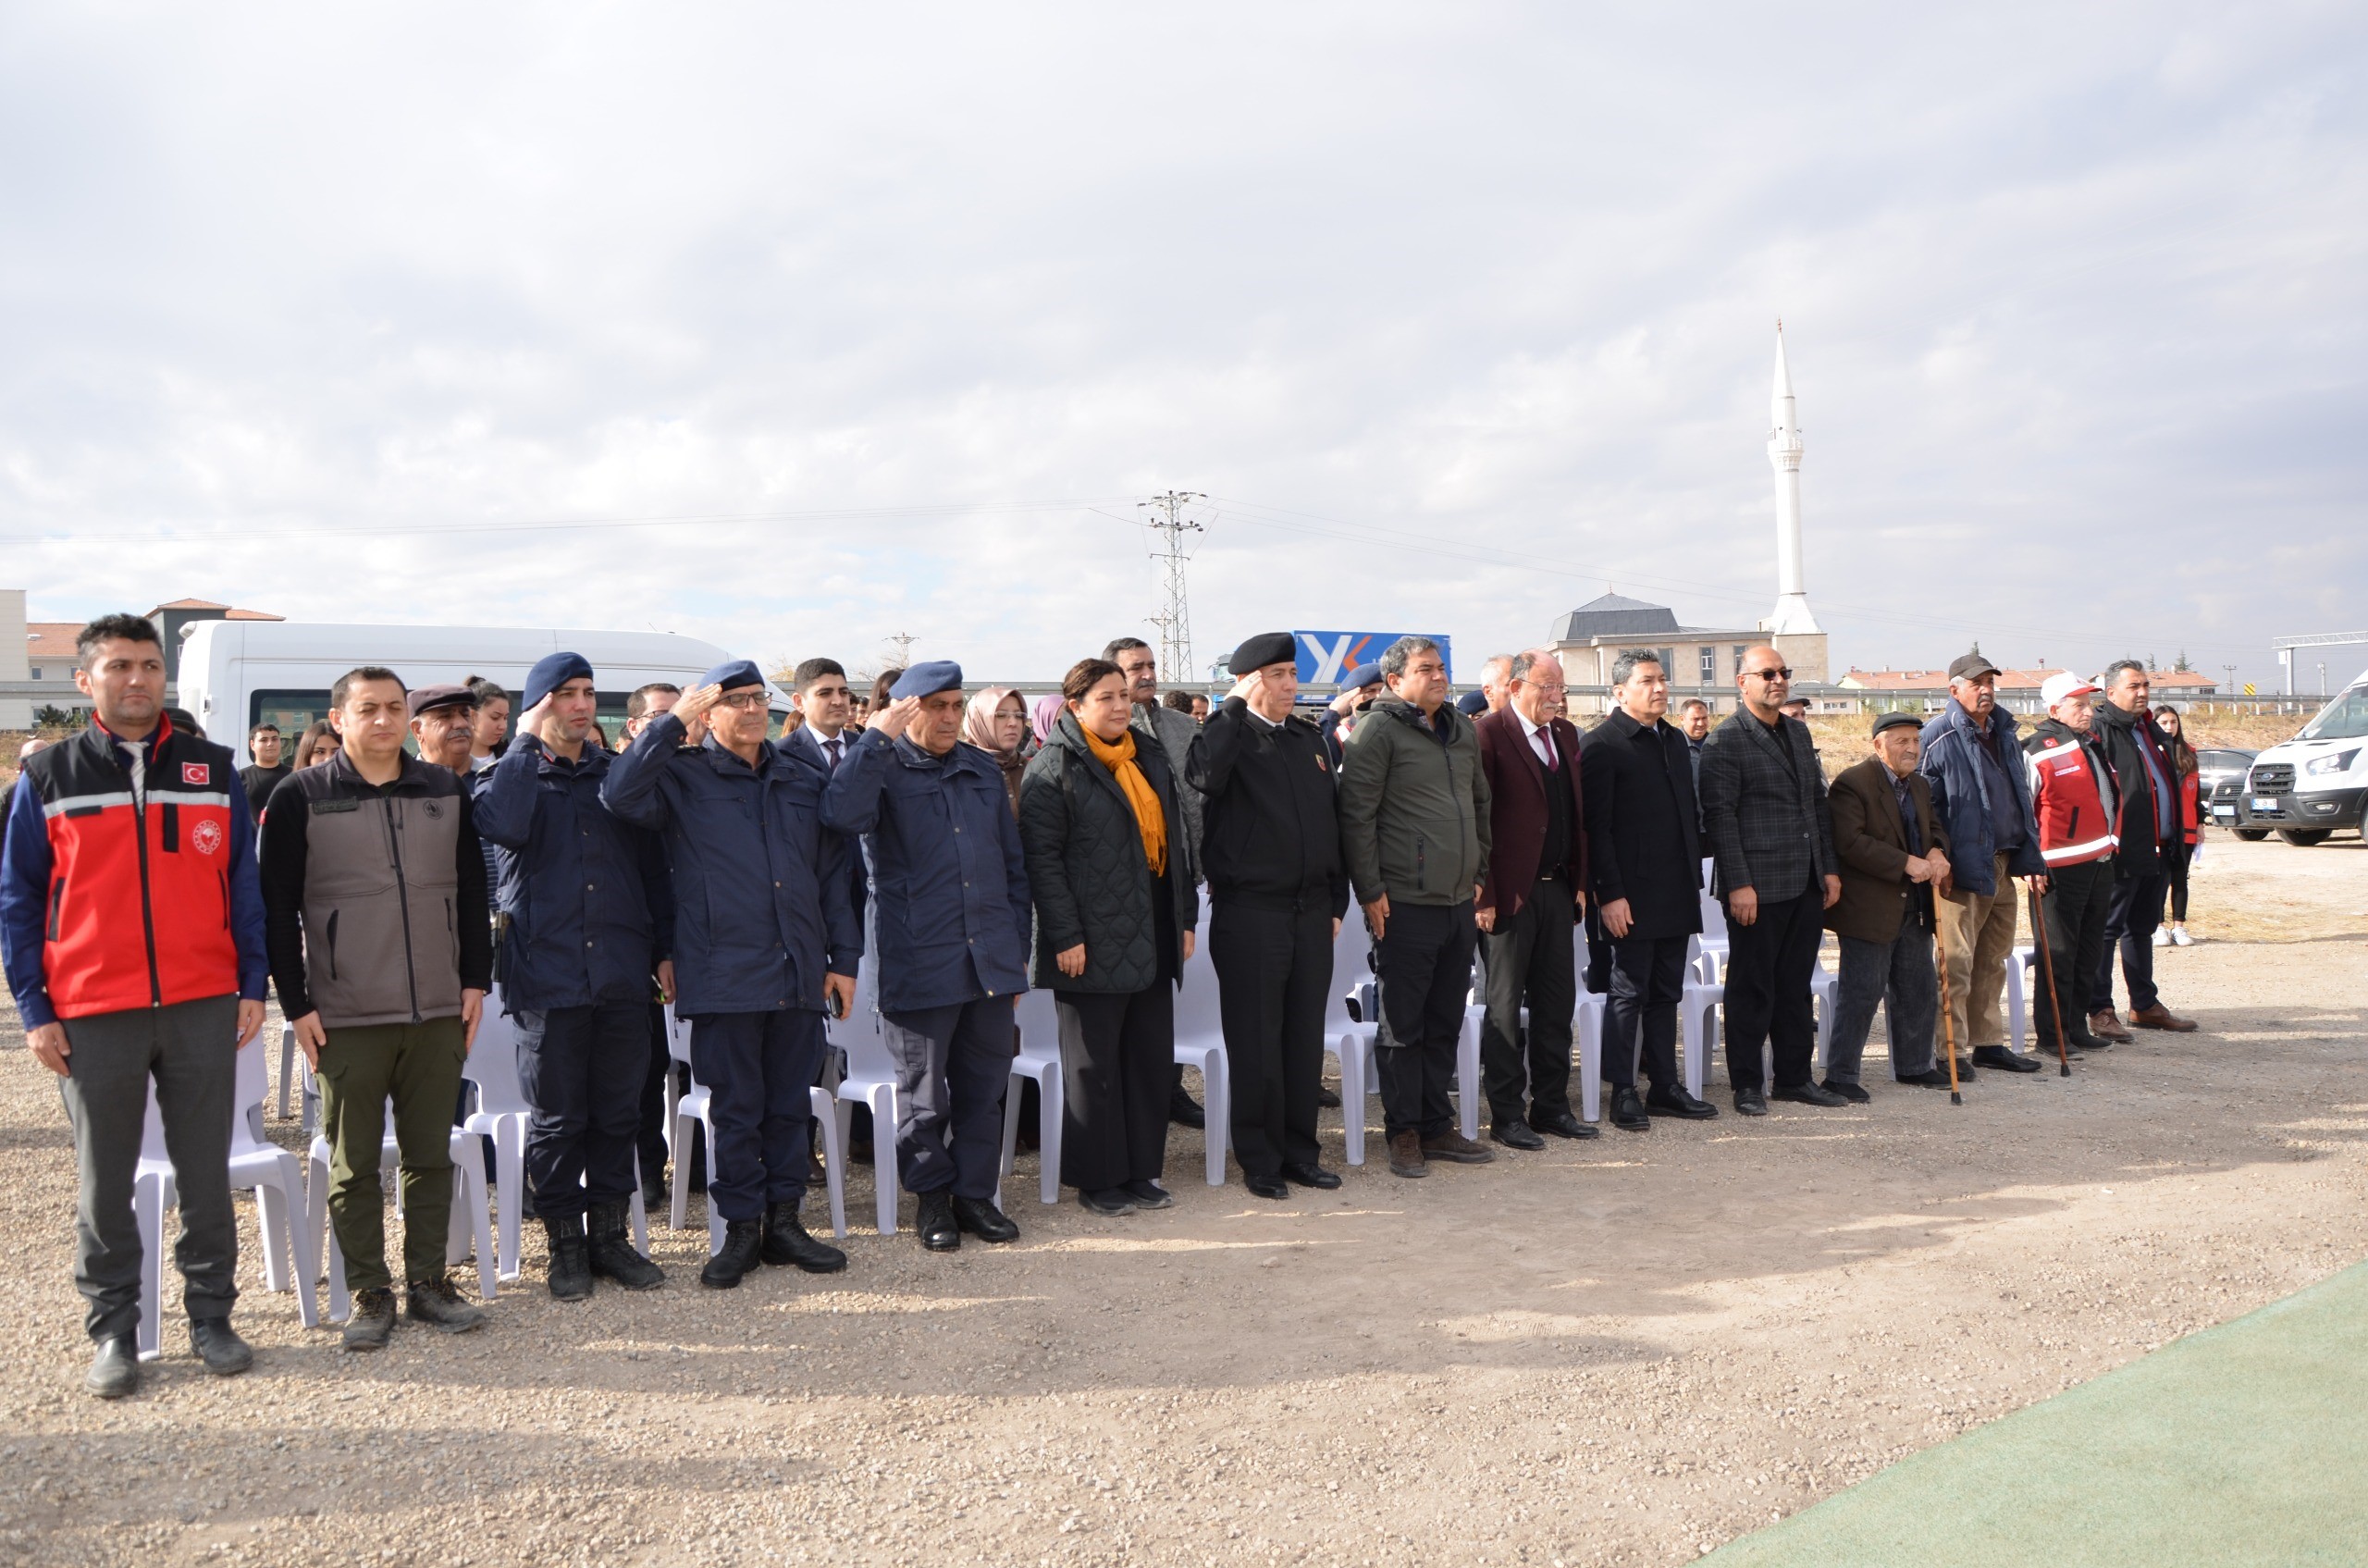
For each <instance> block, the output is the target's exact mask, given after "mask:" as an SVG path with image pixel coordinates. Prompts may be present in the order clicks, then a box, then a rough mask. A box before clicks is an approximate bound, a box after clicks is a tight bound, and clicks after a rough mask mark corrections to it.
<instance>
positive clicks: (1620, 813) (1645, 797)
mask: <svg viewBox="0 0 2368 1568" xmlns="http://www.w3.org/2000/svg"><path fill="white" fill-rule="evenodd" d="M1579 782H1580V784H1581V785H1582V786H1584V793H1585V800H1586V830H1587V880H1588V881H1589V882H1590V883H1592V884H1593V886H1592V888H1591V892H1592V893H1593V895H1594V904H1593V907H1591V908H1590V909H1589V910H1588V918H1589V919H1590V920H1593V919H1594V918H1595V911H1596V910H1597V909H1600V908H1601V907H1603V906H1604V905H1606V904H1609V903H1610V902H1611V901H1613V900H1614V899H1619V898H1625V899H1626V900H1628V915H1629V920H1630V921H1631V922H1632V923H1631V924H1630V926H1629V928H1628V934H1629V936H1630V937H1632V938H1634V937H1671V936H1691V935H1693V934H1694V933H1695V932H1698V931H1700V930H1701V929H1702V844H1701V839H1700V837H1699V835H1698V834H1697V833H1696V827H1695V823H1696V817H1695V812H1694V762H1693V759H1691V758H1689V757H1688V756H1687V755H1686V753H1685V736H1684V735H1681V734H1679V733H1678V732H1677V731H1676V730H1674V729H1672V728H1671V727H1670V725H1669V724H1668V723H1666V722H1656V723H1655V724H1654V725H1653V727H1652V728H1651V729H1649V730H1648V729H1647V728H1645V727H1644V726H1643V725H1641V724H1639V723H1637V722H1636V721H1635V720H1634V719H1631V718H1630V717H1628V715H1627V714H1625V713H1623V712H1620V711H1618V710H1614V711H1613V712H1612V713H1611V715H1610V717H1609V718H1607V719H1605V720H1604V721H1603V722H1601V723H1599V724H1597V725H1596V726H1595V728H1593V729H1591V730H1589V731H1588V732H1587V733H1586V737H1585V740H1584V741H1582V742H1581V744H1580V749H1579Z"/></svg>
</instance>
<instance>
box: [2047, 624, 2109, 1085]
mask: <svg viewBox="0 0 2368 1568" xmlns="http://www.w3.org/2000/svg"><path fill="white" fill-rule="evenodd" d="M2103 689H2104V688H2103V686H2100V685H2097V683H2096V682H2094V681H2091V680H2086V679H2083V678H2082V677H2080V676H2078V675H2076V674H2073V673H2071V672H2070V671H2068V670H2067V671H2065V672H2063V673H2059V674H2054V675H2050V676H2049V677H2048V678H2047V680H2046V682H2045V684H2044V685H2041V687H2040V699H2041V701H2042V702H2044V703H2045V704H2046V705H2047V718H2046V719H2045V720H2044V721H2043V722H2041V724H2040V726H2039V727H2038V728H2037V729H2036V730H2034V731H2032V732H2031V737H2030V739H2029V740H2027V741H2025V742H2024V743H2023V751H2024V753H2025V754H2026V756H2027V757H2028V759H2029V760H2028V761H2027V763H2026V764H2025V766H2026V767H2027V769H2028V770H2029V777H2030V784H2031V810H2032V814H2033V816H2034V817H2035V818H2036V820H2037V821H2038V823H2039V850H2040V854H2041V856H2042V857H2044V858H2045V859H2046V861H2047V892H2046V893H2045V894H2044V895H2042V896H2041V900H2040V905H2041V911H2042V912H2043V913H2044V914H2045V916H2046V918H2047V951H2048V964H2049V966H2050V968H2051V969H2052V970H2053V972H2054V976H2055V988H2054V994H2052V995H2051V994H2049V992H2048V989H2047V987H2045V986H2041V988H2040V997H2039V1006H2038V1008H2037V1012H2038V1020H2039V1049H2040V1051H2041V1054H2044V1053H2045V1052H2046V1050H2047V1047H2048V1045H2049V1044H2050V1043H2053V1042H2054V1039H2055V1029H2056V1023H2055V1020H2056V1019H2059V1018H2060V1019H2063V1020H2064V1041H2065V1044H2066V1046H2068V1047H2069V1048H2070V1049H2072V1050H2075V1051H2102V1050H2103V1049H2104V1048H2105V1047H2106V1046H2108V1045H2110V1044H2112V1043H2113V1042H2112V1040H2111V1039H2109V1038H2106V1037H2104V1036H2103V1035H2101V1034H2099V1033H2097V1032H2095V1031H2094V1029H2093V1024H2092V1022H2091V1019H2092V1017H2093V1015H2096V1014H2099V1013H2103V1014H2106V1015H2110V1014H2111V1012H2112V1010H2113V994H2112V992H2111V991H2110V989H2108V990H2107V991H2105V992H2104V993H2103V994H2097V993H2095V984H2096V973H2097V969H2098V968H2099V966H2100V965H2102V964H2103V962H2104V954H2105V920H2106V917H2107V916H2108V915H2109V914H2110V913H2111V911H2112V908H2113V890H2114V883H2115V880H2116V873H2115V869H2114V851H2115V849H2116V848H2118V847H2119V846H2120V844H2121V838H2120V834H2119V833H2118V832H2117V831H2116V830H2115V823H2116V821H2118V819H2119V816H2120V810H2121V788H2120V784H2119V782H2118V781H2117V780H2116V778H2115V775H2114V771H2113V764H2112V763H2110V762H2108V761H2107V760H2105V753H2104V747H2103V746H2102V745H2100V744H2099V742H2098V739H2097V721H2096V697H2097V694H2098V693H2099V692H2101V691H2103ZM2124 1038H2127V1035H2124Z"/></svg>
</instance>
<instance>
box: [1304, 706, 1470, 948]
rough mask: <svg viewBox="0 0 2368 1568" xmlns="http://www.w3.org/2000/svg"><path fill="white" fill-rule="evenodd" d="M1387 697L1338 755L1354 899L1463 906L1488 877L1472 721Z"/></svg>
mask: <svg viewBox="0 0 2368 1568" xmlns="http://www.w3.org/2000/svg"><path fill="white" fill-rule="evenodd" d="M1439 718H1440V722H1441V724H1443V725H1444V726H1445V731H1444V735H1442V733H1441V731H1440V730H1439V729H1435V728H1434V727H1433V725H1432V722H1431V721H1430V720H1427V719H1425V718H1424V717H1423V714H1422V710H1420V709H1418V708H1415V707H1414V706H1412V704H1411V703H1405V702H1400V701H1399V700H1398V699H1397V698H1394V697H1391V698H1382V699H1381V700H1380V701H1379V702H1376V703H1375V704H1374V705H1373V707H1372V708H1370V709H1369V710H1366V713H1365V716H1364V718H1363V720H1362V721H1360V722H1359V723H1358V724H1357V727H1356V730H1355V732H1354V733H1353V734H1351V735H1350V736H1349V743H1348V746H1347V747H1346V748H1345V749H1344V750H1343V752H1342V755H1341V759H1340V848H1341V852H1342V854H1343V855H1344V856H1345V857H1346V858H1347V859H1348V862H1349V876H1350V878H1351V881H1353V882H1354V883H1356V888H1357V902H1358V903H1360V904H1370V903H1372V902H1373V901H1374V900H1375V899H1376V898H1378V897H1380V896H1381V895H1383V894H1385V893H1386V894H1388V895H1389V901H1390V903H1391V904H1393V905H1396V904H1444V905H1449V906H1453V905H1457V904H1469V903H1471V902H1472V900H1473V897H1474V894H1475V893H1476V892H1477V890H1478V888H1479V884H1480V879H1481V878H1482V877H1484V876H1486V874H1487V867H1488V779H1487V775H1486V774H1485V773H1483V772H1481V771H1480V738H1479V734H1478V732H1477V731H1475V730H1474V729H1473V727H1472V721H1471V720H1469V719H1467V718H1465V717H1464V716H1463V715H1462V714H1461V713H1459V712H1457V711H1456V710H1454V709H1453V708H1451V707H1442V708H1441V709H1440V710H1439Z"/></svg>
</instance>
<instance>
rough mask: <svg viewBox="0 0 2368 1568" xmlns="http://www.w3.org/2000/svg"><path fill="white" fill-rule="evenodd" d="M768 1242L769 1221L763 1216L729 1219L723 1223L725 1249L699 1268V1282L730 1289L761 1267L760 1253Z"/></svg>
mask: <svg viewBox="0 0 2368 1568" xmlns="http://www.w3.org/2000/svg"><path fill="white" fill-rule="evenodd" d="M764 1244H765V1222H764V1221H763V1220H761V1219H727V1220H725V1221H724V1222H723V1250H722V1252H720V1253H716V1254H715V1256H713V1257H711V1258H709V1259H708V1260H707V1266H706V1267H705V1268H702V1269H700V1270H699V1283H700V1284H702V1285H707V1286H711V1287H713V1288H714V1289H716V1290H731V1289H733V1288H734V1286H736V1285H738V1284H739V1283H740V1277H741V1276H742V1275H744V1274H746V1273H747V1272H748V1271H749V1270H750V1269H752V1268H754V1267H756V1266H757V1253H758V1250H759V1248H761V1247H762V1246H763V1245H764Z"/></svg>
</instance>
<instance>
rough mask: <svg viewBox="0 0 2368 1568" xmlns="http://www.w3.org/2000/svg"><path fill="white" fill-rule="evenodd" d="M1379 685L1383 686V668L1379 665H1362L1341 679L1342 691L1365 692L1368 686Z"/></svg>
mask: <svg viewBox="0 0 2368 1568" xmlns="http://www.w3.org/2000/svg"><path fill="white" fill-rule="evenodd" d="M1377 685H1381V666H1380V665H1378V664H1360V665H1358V666H1357V667H1356V668H1355V669H1353V670H1351V671H1350V672H1349V673H1347V674H1345V675H1343V676H1341V677H1340V689H1341V690H1342V691H1363V690H1364V689H1365V687H1367V686H1377Z"/></svg>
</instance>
